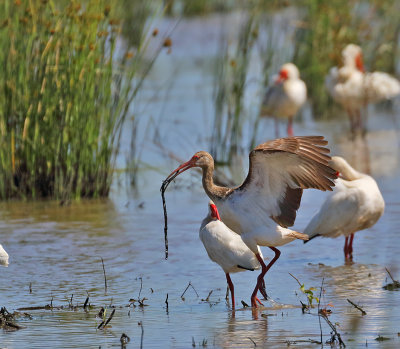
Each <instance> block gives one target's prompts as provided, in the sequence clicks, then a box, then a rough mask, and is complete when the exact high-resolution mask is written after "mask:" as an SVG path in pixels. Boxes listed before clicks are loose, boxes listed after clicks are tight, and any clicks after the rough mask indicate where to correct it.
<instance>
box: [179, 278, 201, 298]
mask: <svg viewBox="0 0 400 349" xmlns="http://www.w3.org/2000/svg"><path fill="white" fill-rule="evenodd" d="M189 287H192V288H193V290H194V292H195V293H196V296H197V297H199V294H198V293H197V291H196V289H195V288H194V287H193V285H192V283H191V281H189V283H188V285H187V286H186V288H185V291H183V293H182V295H181V298H182V299H184V298H183V296H184V295H185V293H186V291H187V290H188V288H189Z"/></svg>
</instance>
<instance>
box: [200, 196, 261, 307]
mask: <svg viewBox="0 0 400 349" xmlns="http://www.w3.org/2000/svg"><path fill="white" fill-rule="evenodd" d="M199 236H200V240H201V242H202V243H203V245H204V247H205V249H206V251H207V254H208V256H209V257H210V259H211V260H212V261H213V262H215V263H217V264H219V265H220V266H221V268H222V269H223V271H224V272H225V276H226V281H227V283H228V286H229V290H230V292H231V298H232V309H235V295H234V287H233V283H232V280H231V278H230V275H229V274H230V273H237V272H241V271H245V270H252V271H253V270H256V269H260V268H261V265H260V263H259V262H258V260H257V258H256V256H255V255H254V253H253V252H252V251H251V250H250V249H249V248H248V247H247V245H246V244H245V243H244V242H243V240H242V238H241V237H240V235H239V234H236V233H235V232H234V231H232V230H231V229H229V228H228V227H227V226H226V225H225V224H224V223H223V222H222V221H221V218H220V216H219V213H218V209H217V206H215V204H214V203H213V202H212V201H210V203H209V212H208V215H207V217H206V218H204V220H203V222H202V223H201V226H200V231H199ZM258 253H259V255H260V257H261V258H263V256H262V254H261V251H260V249H259V248H258ZM261 291H262V292H261V293H262V294H263V296H264V297H265V298H267V295H266V293H265V290H264V289H263V290H261ZM256 300H257V301H258V302H259V303H260V304H261V302H260V300H259V299H258V298H257V299H256Z"/></svg>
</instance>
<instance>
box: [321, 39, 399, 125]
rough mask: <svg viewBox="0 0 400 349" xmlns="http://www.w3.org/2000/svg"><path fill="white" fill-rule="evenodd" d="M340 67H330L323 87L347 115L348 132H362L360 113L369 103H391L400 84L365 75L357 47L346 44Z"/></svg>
mask: <svg viewBox="0 0 400 349" xmlns="http://www.w3.org/2000/svg"><path fill="white" fill-rule="evenodd" d="M342 59H343V67H341V68H338V67H332V68H331V69H330V72H329V74H328V76H327V77H326V80H325V84H326V87H327V89H328V92H329V94H330V95H331V96H332V98H333V99H334V100H335V101H336V102H337V103H339V104H340V105H341V106H342V107H343V108H344V109H345V110H346V112H347V113H348V115H349V118H350V129H351V131H352V132H355V130H357V129H363V128H365V125H363V123H364V122H363V120H362V115H361V114H362V109H363V108H365V107H366V106H367V105H368V103H376V102H380V101H383V100H386V99H391V98H394V97H396V96H397V95H399V94H400V82H399V81H398V80H397V79H395V78H393V77H392V76H390V75H389V74H386V73H382V72H373V73H366V72H365V69H364V63H363V58H362V50H361V47H360V46H357V45H354V44H349V45H347V46H346V47H345V48H344V49H343V51H342Z"/></svg>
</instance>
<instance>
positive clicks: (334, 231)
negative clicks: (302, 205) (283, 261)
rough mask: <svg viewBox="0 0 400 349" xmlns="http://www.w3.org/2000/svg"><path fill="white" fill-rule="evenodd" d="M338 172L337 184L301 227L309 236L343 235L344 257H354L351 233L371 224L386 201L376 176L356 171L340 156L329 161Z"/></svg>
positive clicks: (378, 216)
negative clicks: (308, 220) (313, 214)
mask: <svg viewBox="0 0 400 349" xmlns="http://www.w3.org/2000/svg"><path fill="white" fill-rule="evenodd" d="M329 165H330V166H331V167H332V168H333V169H335V170H336V171H338V172H339V175H340V177H339V178H338V179H337V180H336V183H335V184H336V186H335V189H334V191H333V193H332V194H331V195H329V197H328V198H327V199H326V201H325V202H324V203H323V205H322V206H321V209H320V210H319V212H318V213H317V214H316V215H315V216H314V217H313V218H312V219H311V221H310V223H309V224H308V226H307V227H306V229H305V230H304V233H305V234H307V235H308V236H309V237H310V240H311V239H312V238H314V237H316V236H323V237H330V238H336V237H338V236H340V235H344V236H345V237H346V239H345V245H344V255H345V259H346V260H347V259H350V260H351V259H352V258H353V239H354V233H355V232H357V231H359V230H363V229H367V228H370V227H372V226H373V225H374V224H375V223H376V222H377V221H378V219H379V218H380V217H381V216H382V214H383V211H384V208H385V202H384V201H383V197H382V194H381V192H380V191H379V188H378V185H377V184H376V182H375V180H374V179H373V178H372V177H371V176H369V175H367V174H364V173H361V172H358V171H356V170H355V169H354V168H353V167H351V166H350V165H349V164H348V162H347V161H346V160H345V159H343V158H342V157H339V156H333V157H332V160H331V162H330V164H329Z"/></svg>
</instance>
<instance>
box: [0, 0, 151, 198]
mask: <svg viewBox="0 0 400 349" xmlns="http://www.w3.org/2000/svg"><path fill="white" fill-rule="evenodd" d="M108 4H109V2H107V1H105V0H88V1H86V2H83V3H80V2H78V1H69V2H67V5H66V6H65V7H60V6H57V5H58V4H56V3H55V2H53V1H43V0H41V1H39V0H5V1H3V2H2V3H1V4H0V47H1V48H2V50H1V51H0V66H1V70H0V135H1V139H0V198H1V199H5V198H12V197H19V198H38V197H51V198H56V199H65V198H73V197H74V198H79V197H100V196H107V195H108V192H109V189H110V185H111V180H112V174H113V170H114V167H115V159H116V156H117V154H118V150H119V138H120V134H121V129H122V126H123V124H124V121H125V119H126V118H127V116H128V115H129V112H130V106H131V104H132V102H133V101H134V98H135V96H136V93H137V91H138V89H140V86H141V83H142V81H143V79H144V77H145V75H144V74H143V71H142V70H143V61H144V60H143V51H144V49H145V47H146V45H147V41H146V39H145V35H146V33H144V31H143V30H142V31H139V33H140V37H139V38H137V41H136V42H137V43H138V44H137V46H136V47H129V46H127V47H126V48H118V51H117V41H118V40H119V42H121V40H120V32H121V19H120V18H118V17H115V16H116V8H113V7H111V6H110V5H108ZM143 25H144V23H143ZM147 40H148V39H147ZM153 62H154V61H151V62H150V63H148V64H152V63H153ZM145 72H148V70H147V68H146V69H145Z"/></svg>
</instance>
